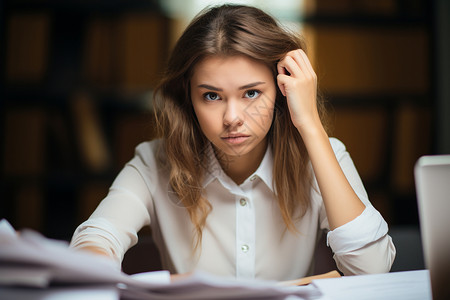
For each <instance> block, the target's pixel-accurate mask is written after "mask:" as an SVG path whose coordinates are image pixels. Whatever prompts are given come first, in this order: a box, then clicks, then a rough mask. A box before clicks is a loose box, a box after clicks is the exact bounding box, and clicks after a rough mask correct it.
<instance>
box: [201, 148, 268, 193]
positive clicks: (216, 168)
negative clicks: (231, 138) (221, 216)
mask: <svg viewBox="0 0 450 300" xmlns="http://www.w3.org/2000/svg"><path fill="white" fill-rule="evenodd" d="M206 151H207V155H206V160H207V161H206V165H207V168H206V169H205V173H204V179H203V188H206V187H207V186H208V185H209V184H210V183H211V182H212V181H213V180H214V179H218V180H219V181H223V179H224V177H228V176H227V175H226V174H225V172H224V171H223V169H222V166H221V165H220V163H219V161H218V160H217V158H216V155H215V153H214V150H213V148H212V146H211V143H209V144H208V148H207V150H206ZM272 170H273V156H272V149H271V147H270V146H269V147H267V149H266V153H265V154H264V157H263V159H262V161H261V164H260V165H259V167H258V169H257V170H256V172H255V173H254V174H252V175H251V176H250V177H249V178H248V179H247V180H249V179H250V178H253V177H254V176H257V177H259V178H260V179H261V180H262V181H263V182H264V183H265V184H266V185H267V187H268V188H269V189H270V190H271V191H272V192H273V174H272ZM247 180H246V181H247Z"/></svg>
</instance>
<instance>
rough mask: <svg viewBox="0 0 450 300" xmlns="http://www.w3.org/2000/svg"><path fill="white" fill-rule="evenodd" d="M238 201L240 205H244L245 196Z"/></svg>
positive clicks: (245, 203) (245, 201) (245, 202)
mask: <svg viewBox="0 0 450 300" xmlns="http://www.w3.org/2000/svg"><path fill="white" fill-rule="evenodd" d="M239 203H240V204H241V206H246V205H247V200H246V199H245V198H241V200H239Z"/></svg>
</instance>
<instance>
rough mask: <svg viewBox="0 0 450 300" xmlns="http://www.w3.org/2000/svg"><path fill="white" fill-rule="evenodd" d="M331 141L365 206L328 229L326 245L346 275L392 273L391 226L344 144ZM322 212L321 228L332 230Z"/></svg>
mask: <svg viewBox="0 0 450 300" xmlns="http://www.w3.org/2000/svg"><path fill="white" fill-rule="evenodd" d="M330 143H331V145H332V147H333V150H334V152H335V154H336V158H337V159H338V161H339V164H340V166H341V168H342V171H343V172H344V174H345V176H346V177H347V180H348V181H349V183H350V185H351V186H352V188H353V190H354V191H355V193H356V194H357V195H358V197H359V199H360V200H361V201H362V202H363V203H364V205H365V206H366V208H365V209H364V211H363V212H362V213H361V215H359V216H358V217H356V218H355V219H354V220H352V221H350V222H348V223H346V224H344V225H342V226H340V227H338V228H336V229H334V230H333V231H329V232H328V234H327V245H329V246H330V247H331V249H332V251H333V253H334V260H335V261H336V265H337V267H338V268H339V270H340V271H341V272H343V273H344V275H355V274H366V273H383V272H389V270H390V268H391V266H392V263H393V261H394V258H395V253H396V251H395V247H394V244H393V242H392V239H391V237H390V236H389V235H388V225H387V223H386V221H385V220H384V219H383V217H382V216H381V214H380V213H379V212H378V211H377V210H376V209H375V208H374V207H373V206H372V204H371V203H370V201H369V199H368V196H367V193H366V191H365V189H364V186H363V184H362V181H361V178H360V177H359V175H358V172H357V171H356V168H355V166H354V164H353V161H352V160H351V158H350V155H349V153H348V152H347V151H346V149H345V146H344V145H343V144H342V143H341V142H340V141H339V140H337V139H330ZM322 211H323V214H322V217H323V219H322V220H321V227H322V228H323V229H326V230H329V226H328V221H327V220H326V219H325V218H326V214H325V213H324V212H325V210H324V209H323V210H322Z"/></svg>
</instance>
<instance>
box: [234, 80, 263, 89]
mask: <svg viewBox="0 0 450 300" xmlns="http://www.w3.org/2000/svg"><path fill="white" fill-rule="evenodd" d="M260 84H265V82H263V81H256V82H252V83H249V84H246V85H243V86H241V87H239V89H240V90H245V89H250V88H252V87H255V86H258V85H260Z"/></svg>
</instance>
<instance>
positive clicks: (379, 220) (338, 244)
mask: <svg viewBox="0 0 450 300" xmlns="http://www.w3.org/2000/svg"><path fill="white" fill-rule="evenodd" d="M387 232H388V226H387V223H386V221H385V220H384V219H383V217H382V216H381V214H380V213H379V212H378V211H377V210H376V209H375V208H374V207H373V206H372V205H369V206H366V208H365V209H364V211H363V212H362V213H361V215H359V216H358V217H356V218H355V219H354V220H352V221H350V222H348V223H346V224H344V225H342V226H339V227H338V228H336V229H335V230H333V231H329V232H328V234H327V245H328V246H330V247H331V249H332V250H333V252H334V253H335V254H342V253H346V252H350V251H354V250H357V249H360V248H362V247H364V246H365V245H367V244H369V243H372V242H375V241H377V240H379V239H380V238H381V237H383V236H385V235H386V234H387Z"/></svg>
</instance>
